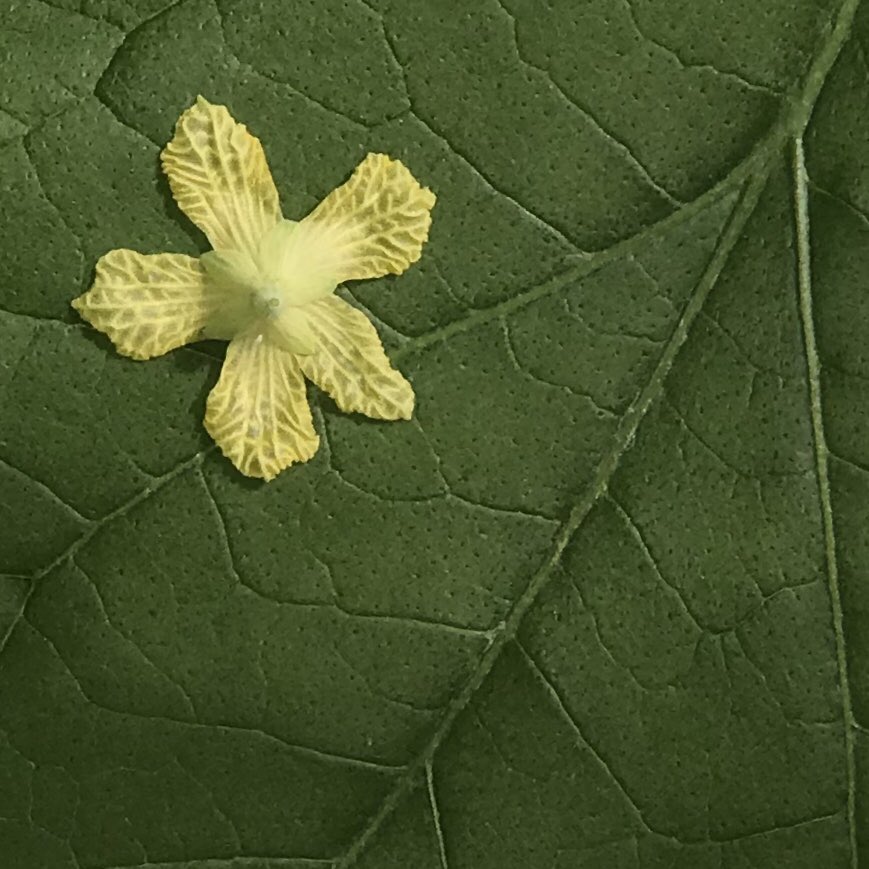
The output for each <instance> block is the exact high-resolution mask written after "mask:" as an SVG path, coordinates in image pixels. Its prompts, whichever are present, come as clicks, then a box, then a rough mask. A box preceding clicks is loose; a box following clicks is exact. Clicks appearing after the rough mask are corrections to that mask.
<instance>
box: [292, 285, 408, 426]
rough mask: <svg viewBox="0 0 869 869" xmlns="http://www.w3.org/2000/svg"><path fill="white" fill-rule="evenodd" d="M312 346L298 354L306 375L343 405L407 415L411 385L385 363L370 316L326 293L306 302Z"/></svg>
mask: <svg viewBox="0 0 869 869" xmlns="http://www.w3.org/2000/svg"><path fill="white" fill-rule="evenodd" d="M304 310H305V313H306V314H307V315H308V321H309V324H310V327H311V331H312V332H313V333H314V339H315V342H316V349H315V350H314V352H313V353H312V354H310V355H309V356H299V357H297V358H298V361H299V365H300V366H301V368H302V371H303V372H304V373H305V376H306V377H308V378H309V379H310V380H312V381H313V382H314V383H316V384H317V386H319V387H320V389H322V390H324V391H325V392H328V393H329V395H331V396H332V398H333V399H335V403H336V404H337V405H338V407H340V408H341V410H344V411H347V412H348V413H363V414H365V415H366V416H370V417H373V418H374V419H410V418H411V416H412V414H413V402H414V396H413V387H412V386H411V385H410V384H409V383H408V382H407V380H405V379H404V377H403V376H402V374H401V372H400V371H396V370H395V369H394V368H393V367H392V365H391V364H390V362H389V359H388V358H387V356H386V353H385V352H384V350H383V345H382V344H381V343H380V338H379V337H378V335H377V331H376V330H375V328H374V326H372V325H371V322H370V321H369V319H368V318H367V317H366V316H365V315H364V314H363V313H362V312H361V311H357V310H356V308H354V307H353V306H352V305H348V304H347V302H345V301H343V300H342V299H339V298H338V297H337V296H329V297H327V298H325V299H321V300H320V301H318V302H313V303H312V304H310V305H307V306H306V307H305V309H304Z"/></svg>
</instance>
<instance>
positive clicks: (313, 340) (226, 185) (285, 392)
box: [72, 97, 435, 480]
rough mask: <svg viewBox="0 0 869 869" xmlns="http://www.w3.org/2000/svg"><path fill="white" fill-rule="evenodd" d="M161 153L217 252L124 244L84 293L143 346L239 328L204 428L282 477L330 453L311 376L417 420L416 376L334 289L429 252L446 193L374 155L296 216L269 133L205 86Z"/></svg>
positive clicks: (223, 334)
mask: <svg viewBox="0 0 869 869" xmlns="http://www.w3.org/2000/svg"><path fill="white" fill-rule="evenodd" d="M161 158H162V164H163V169H164V171H165V172H166V174H167V175H168V177H169V184H170V187H171V188H172V193H173V195H174V197H175V199H176V201H177V202H178V205H179V206H180V207H181V208H182V210H183V211H184V212H185V213H186V214H187V216H188V217H189V218H190V219H191V220H192V221H193V222H194V223H196V225H197V226H199V227H200V228H201V229H202V230H203V231H204V232H205V234H206V236H207V237H208V240H209V242H210V243H211V245H212V247H213V248H214V249H213V250H212V251H209V252H208V253H206V254H203V255H202V256H201V257H199V258H198V259H196V258H194V257H189V256H184V255H182V254H171V253H161V254H151V255H147V254H140V253H136V252H135V251H131V250H113V251H110V252H109V253H107V254H106V255H105V256H103V257H102V258H101V259H100V260H99V262H98V263H97V267H96V279H95V281H94V284H93V286H92V287H91V289H90V290H88V292H86V293H85V294H84V295H82V296H80V297H79V298H77V299H75V301H74V302H73V303H72V304H73V306H74V307H75V308H76V310H78V312H79V313H80V314H81V315H82V317H84V318H85V319H86V320H88V321H89V322H90V323H91V324H92V325H93V326H95V327H96V328H97V329H99V330H100V331H102V332H105V333H106V334H107V335H108V336H109V338H111V340H112V341H113V342H114V344H115V346H116V347H117V349H118V350H119V351H120V352H121V353H123V354H125V355H127V356H131V357H132V358H134V359H150V358H152V357H154V356H159V355H161V354H163V353H167V352H168V351H170V350H173V349H175V348H176V347H181V346H182V345H184V344H187V343H188V342H190V341H196V340H200V339H203V338H218V339H223V340H228V341H229V342H230V343H229V347H228V349H227V353H226V360H225V362H224V364H223V369H222V371H221V374H220V379H219V380H218V383H217V385H216V386H215V387H214V389H213V390H212V391H211V394H210V395H209V396H208V402H207V405H206V412H205V427H206V429H207V430H208V432H209V434H210V435H211V436H212V437H213V438H214V440H215V441H216V442H217V444H218V446H219V447H220V449H221V450H222V451H223V453H224V455H226V456H227V457H228V458H229V459H230V460H231V461H232V462H233V464H234V465H235V466H236V467H237V468H238V469H239V470H240V471H241V472H242V473H244V474H247V475H248V476H251V477H262V478H264V479H266V480H270V479H272V478H273V477H274V476H275V475H276V474H277V473H279V472H280V471H281V470H283V469H284V468H286V467H288V466H289V465H291V464H292V463H293V462H304V461H307V460H308V459H310V458H311V457H312V456H313V455H314V453H315V452H316V451H317V447H318V445H319V438H318V436H317V433H316V432H315V430H314V425H313V421H312V419H311V411H310V408H309V406H308V402H307V398H306V393H305V377H307V378H308V379H310V380H312V381H313V382H314V383H315V384H317V386H319V387H320V388H321V389H323V390H325V391H326V392H328V393H329V394H330V395H331V396H332V398H333V399H334V400H335V402H336V404H337V405H338V407H340V408H341V409H342V410H344V411H348V412H358V413H363V414H365V415H367V416H370V417H374V418H376V419H409V418H410V416H411V414H412V412H413V403H414V395H413V389H412V388H411V385H410V384H409V383H408V382H407V380H405V378H404V377H403V376H402V375H401V374H400V373H399V372H398V371H396V370H395V369H394V368H393V367H392V366H391V365H390V363H389V360H388V359H387V357H386V354H385V353H384V350H383V345H382V344H381V342H380V339H379V337H378V335H377V332H376V331H375V329H374V327H373V326H372V324H371V323H370V321H369V320H368V318H367V317H366V316H365V315H364V314H363V313H362V312H361V311H358V310H357V309H356V308H354V307H352V306H351V305H349V304H348V303H347V302H345V301H343V300H342V299H340V298H339V297H338V296H336V295H335V289H336V288H337V286H338V284H340V283H342V282H343V281H348V280H360V279H363V278H376V277H381V276H382V275H386V274H401V273H402V272H403V271H405V270H406V269H407V268H408V267H409V266H410V265H411V264H412V263H414V262H416V261H417V260H418V259H419V257H420V254H421V251H422V245H423V244H424V243H425V241H426V239H427V238H428V231H429V226H430V225H431V209H432V207H433V206H434V203H435V195H434V193H432V192H431V190H429V189H427V188H425V187H421V186H420V185H419V183H418V182H417V181H416V179H415V178H414V177H413V176H412V175H411V174H410V172H409V171H408V170H407V168H406V167H405V166H404V165H403V164H402V163H400V162H399V161H398V160H392V159H390V158H389V157H387V156H385V155H384V154H368V156H367V157H366V158H365V159H364V160H363V161H362V162H361V163H360V164H359V165H358V166H357V167H356V169H355V171H354V172H353V175H352V176H351V177H350V180H349V181H347V182H346V183H345V184H343V185H341V186H340V187H338V188H337V189H335V190H333V191H332V192H331V193H330V194H329V195H328V196H327V197H326V198H325V199H324V200H323V201H322V202H321V203H320V204H319V205H318V206H317V207H316V208H315V209H314V210H313V211H312V212H311V213H310V214H308V216H307V217H305V218H304V219H303V220H301V221H298V222H297V221H292V220H285V219H284V218H283V216H282V214H281V209H280V205H279V203H278V193H277V190H276V189H275V184H274V181H273V180H272V176H271V173H270V171H269V167H268V164H267V163H266V158H265V154H264V152H263V148H262V145H261V143H260V141H259V139H257V138H255V137H254V136H252V135H251V134H250V133H249V132H248V131H247V129H246V127H245V126H244V125H243V124H239V123H237V122H236V121H235V120H234V119H233V118H232V116H231V115H230V114H229V112H228V111H227V109H226V108H225V107H224V106H217V105H212V104H211V103H209V102H208V101H207V100H205V99H203V98H202V97H199V98H198V99H197V101H196V103H195V104H194V105H193V106H192V107H191V108H189V109H187V111H185V112H184V113H183V114H182V115H181V117H180V118H179V120H178V123H177V125H176V128H175V136H174V138H173V139H172V141H171V142H169V144H168V145H167V146H166V148H165V149H164V150H163V153H162V155H161Z"/></svg>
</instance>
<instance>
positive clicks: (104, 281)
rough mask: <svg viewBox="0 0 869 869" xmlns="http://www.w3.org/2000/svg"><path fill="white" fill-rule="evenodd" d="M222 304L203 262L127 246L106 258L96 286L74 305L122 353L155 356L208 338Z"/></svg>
mask: <svg viewBox="0 0 869 869" xmlns="http://www.w3.org/2000/svg"><path fill="white" fill-rule="evenodd" d="M221 302H222V293H221V292H220V290H218V289H217V288H216V287H214V286H213V285H212V284H211V282H209V281H207V280H206V277H205V272H204V271H203V269H202V266H201V265H200V263H199V260H197V259H194V258H193V257H190V256H183V255H182V254H175V253H158V254H141V253H136V251H133V250H123V249H121V250H113V251H110V252H109V253H107V254H106V255H105V256H103V257H101V258H100V260H99V262H97V268H96V279H95V280H94V283H93V286H92V287H91V288H90V289H89V290H88V291H87V292H86V293H85V294H84V295H82V296H79V297H78V298H77V299H75V300H74V301H73V303H72V306H73V307H74V308H75V309H76V310H77V311H78V312H79V314H81V316H82V317H84V319H85V320H87V321H88V322H89V323H90V324H91V325H92V326H94V327H95V328H96V329H99V330H100V332H105V333H106V335H108V336H109V338H111V339H112V341H113V342H114V344H115V346H116V347H117V348H118V351H119V352H121V353H123V354H124V355H125V356H132V357H133V359H150V358H152V357H153V356H160V355H162V354H163V353H168V352H169V351H170V350H174V349H175V348H176V347H181V346H183V345H184V344H188V343H189V342H190V341H195V340H197V338H200V337H202V333H203V332H204V330H205V327H206V325H207V323H208V322H209V319H210V318H211V317H213V316H214V315H215V313H216V312H217V311H218V310H219V309H220V307H221Z"/></svg>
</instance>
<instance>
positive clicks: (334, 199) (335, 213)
mask: <svg viewBox="0 0 869 869" xmlns="http://www.w3.org/2000/svg"><path fill="white" fill-rule="evenodd" d="M434 204H435V195H434V193H432V192H431V190H429V189H428V188H427V187H421V186H420V184H419V182H418V181H417V180H416V179H415V178H414V177H413V175H411V174H410V172H409V171H408V169H407V167H406V166H405V165H404V164H403V163H401V162H400V161H398V160H392V159H390V158H389V157H387V156H386V155H385V154H369V155H368V156H367V157H366V158H365V159H364V160H363V161H362V162H361V163H360V164H359V165H358V166H357V167H356V169H355V171H354V172H353V175H352V176H351V177H350V180H349V181H347V183H346V184H342V185H341V186H340V187H338V188H336V189H335V190H333V191H332V192H331V193H330V194H329V195H328V196H327V197H326V198H325V199H324V200H323V201H322V202H321V203H320V204H319V205H318V206H317V207H316V208H315V209H314V210H313V211H312V212H311V213H310V214H309V215H308V216H307V217H306V218H305V219H304V220H303V221H301V223H300V224H299V225H298V227H297V228H296V235H295V238H294V242H295V243H296V244H297V245H298V246H299V247H303V246H304V247H308V248H309V249H310V250H311V251H312V255H313V256H315V257H316V258H318V259H319V258H323V257H326V258H328V268H329V270H330V272H331V273H332V274H333V275H334V279H335V282H336V283H341V282H342V281H358V280H362V279H364V278H379V277H382V276H383V275H387V274H392V275H400V274H401V273H402V272H403V271H405V270H406V269H407V268H408V267H409V266H410V265H411V263H415V262H416V261H417V260H418V259H419V257H420V254H421V252H422V246H423V244H424V243H425V241H426V239H427V238H428V231H429V227H430V226H431V210H432V208H433V207H434Z"/></svg>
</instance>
